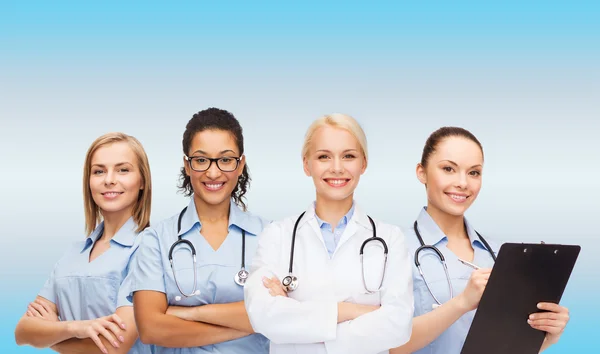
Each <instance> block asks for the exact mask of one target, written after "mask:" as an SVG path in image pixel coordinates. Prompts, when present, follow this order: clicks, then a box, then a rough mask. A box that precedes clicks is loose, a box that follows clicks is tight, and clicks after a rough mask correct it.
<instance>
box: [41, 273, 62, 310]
mask: <svg viewBox="0 0 600 354" xmlns="http://www.w3.org/2000/svg"><path fill="white" fill-rule="evenodd" d="M58 265H59V263H56V265H54V269H53V270H52V273H50V277H49V278H48V279H47V280H46V283H45V284H44V286H43V287H42V290H40V292H39V294H38V295H39V296H41V297H43V298H44V299H46V300H48V301H50V302H52V303H53V304H56V290H55V284H56V282H55V276H56V269H57V268H58Z"/></svg>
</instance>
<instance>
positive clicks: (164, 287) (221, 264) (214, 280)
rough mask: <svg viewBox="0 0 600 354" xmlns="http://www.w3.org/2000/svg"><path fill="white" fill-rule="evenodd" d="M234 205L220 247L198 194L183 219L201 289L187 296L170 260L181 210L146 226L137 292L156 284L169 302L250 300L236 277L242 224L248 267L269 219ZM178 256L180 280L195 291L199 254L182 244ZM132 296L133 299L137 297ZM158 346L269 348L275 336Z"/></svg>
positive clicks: (191, 350)
mask: <svg viewBox="0 0 600 354" xmlns="http://www.w3.org/2000/svg"><path fill="white" fill-rule="evenodd" d="M230 204H231V205H230V209H229V234H228V235H227V237H226V238H225V240H224V241H223V243H222V244H221V246H220V247H219V248H218V249H217V250H216V251H215V250H214V249H213V248H212V247H211V246H210V245H209V244H208V242H207V241H206V239H205V238H204V237H203V236H202V235H201V234H200V232H201V224H200V221H199V220H198V214H197V212H196V206H195V203H194V198H193V197H192V198H190V202H189V205H188V207H187V210H186V211H185V213H184V215H183V217H182V220H181V231H180V235H182V238H183V239H184V240H188V241H191V242H192V244H193V245H194V248H195V249H196V261H197V265H196V269H197V290H199V291H200V293H199V294H198V295H194V296H191V297H185V296H183V295H181V293H180V292H179V290H178V288H177V285H176V284H175V280H174V278H173V272H172V270H171V265H170V263H169V249H170V248H171V245H173V243H174V242H175V241H177V220H178V217H179V213H177V214H176V215H173V216H172V217H171V218H169V219H166V220H164V221H162V222H160V223H158V224H154V225H152V226H151V227H149V228H147V229H146V230H145V231H144V232H143V240H142V245H141V246H140V252H138V254H137V255H136V260H135V261H134V262H133V264H134V269H133V272H132V278H133V280H132V282H131V284H132V288H131V294H133V292H135V291H138V290H153V291H159V292H162V293H165V295H166V296H167V301H168V303H169V305H176V306H201V305H206V304H224V303H232V302H238V301H243V300H244V289H243V288H242V287H241V286H239V285H237V284H236V283H235V282H234V276H235V275H236V274H237V272H238V271H239V270H240V267H241V262H242V230H245V231H246V252H245V253H246V256H245V257H246V260H245V263H246V269H249V268H250V264H251V262H252V257H253V256H254V253H255V252H256V247H257V246H258V238H257V237H256V236H257V235H258V234H259V233H260V232H261V231H262V229H263V227H264V226H265V225H266V224H267V223H268V222H267V221H266V220H263V219H262V218H260V217H258V216H255V215H252V214H250V213H249V212H244V211H242V210H241V209H240V208H239V207H238V206H237V205H236V204H235V203H234V202H233V200H232V201H231V203H230ZM173 262H174V268H175V272H176V273H177V281H178V282H179V286H180V287H181V288H182V290H183V292H185V293H187V294H190V293H192V290H193V289H194V270H193V267H192V265H193V260H192V255H191V252H190V250H189V248H188V247H187V246H185V245H179V246H177V247H176V248H175V250H174V251H173ZM131 298H132V297H130V298H129V299H131ZM156 352H157V353H161V354H165V353H181V354H184V353H185V354H191V353H194V354H198V353H223V354H224V353H268V352H269V342H268V340H267V339H266V338H265V337H264V336H262V335H261V334H251V335H249V336H246V337H242V338H239V339H234V340H231V341H227V342H223V343H218V344H213V345H207V346H203V347H194V348H163V347H158V346H156Z"/></svg>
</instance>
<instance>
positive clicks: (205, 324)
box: [133, 290, 254, 348]
mask: <svg viewBox="0 0 600 354" xmlns="http://www.w3.org/2000/svg"><path fill="white" fill-rule="evenodd" d="M133 303H134V309H135V319H136V322H137V324H138V330H139V333H140V338H141V340H142V342H143V343H146V344H154V345H158V346H161V347H168V348H190V347H199V346H205V345H211V344H217V343H222V342H226V341H229V340H233V339H237V338H242V337H245V336H247V335H249V334H251V333H253V332H254V331H253V330H252V327H251V326H250V324H249V320H248V315H247V314H246V310H245V308H244V304H243V302H235V303H230V304H212V305H203V306H196V307H180V306H172V307H170V306H168V302H167V297H166V295H165V294H164V293H162V292H159V291H151V290H141V291H136V292H135V293H134V294H133Z"/></svg>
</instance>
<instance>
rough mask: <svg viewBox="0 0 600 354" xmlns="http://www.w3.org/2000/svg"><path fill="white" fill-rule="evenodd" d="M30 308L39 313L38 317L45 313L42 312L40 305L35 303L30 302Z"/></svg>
mask: <svg viewBox="0 0 600 354" xmlns="http://www.w3.org/2000/svg"><path fill="white" fill-rule="evenodd" d="M31 307H33V308H34V309H36V310H37V311H38V312H39V313H40V315H43V314H44V313H45V312H46V311H45V310H44V307H43V306H42V305H40V304H38V303H37V302H32V303H31Z"/></svg>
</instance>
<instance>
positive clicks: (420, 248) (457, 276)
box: [390, 127, 569, 354]
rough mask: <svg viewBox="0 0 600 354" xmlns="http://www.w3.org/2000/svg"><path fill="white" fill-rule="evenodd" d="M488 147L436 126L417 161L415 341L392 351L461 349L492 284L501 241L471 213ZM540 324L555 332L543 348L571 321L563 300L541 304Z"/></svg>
mask: <svg viewBox="0 0 600 354" xmlns="http://www.w3.org/2000/svg"><path fill="white" fill-rule="evenodd" d="M483 162H484V161H483V149H482V147H481V144H480V143H479V141H478V140H477V138H476V137H475V136H474V135H473V134H471V133H470V132H469V131H467V130H465V129H462V128H457V127H443V128H440V129H438V130H436V131H435V132H433V133H432V134H431V135H430V136H429V138H428V139H427V142H426V143H425V147H424V148H423V155H422V157H421V162H420V163H419V164H417V170H416V172H417V178H418V179H419V181H420V182H421V183H423V184H424V185H425V189H426V191H427V207H425V208H423V209H422V210H421V212H420V213H419V215H418V217H417V220H416V221H415V222H414V224H413V225H411V227H410V228H408V229H407V230H405V235H406V239H407V245H408V246H409V248H410V253H411V254H412V255H413V257H414V258H413V283H414V299H415V312H414V316H415V318H414V319H413V330H412V335H411V338H410V341H409V342H408V343H406V344H405V345H403V346H401V347H398V348H395V349H392V350H391V351H390V353H392V354H401V353H418V354H425V353H427V354H438V353H439V354H441V353H444V354H454V353H456V354H458V353H460V351H461V349H462V347H463V344H464V342H465V339H466V336H467V333H468V332H469V327H470V326H471V322H472V321H473V316H474V315H475V311H473V310H475V309H476V308H477V306H478V304H479V300H480V299H481V295H482V294H483V290H484V289H485V286H486V284H487V281H488V278H489V275H490V272H491V268H492V266H493V265H494V261H495V258H496V256H495V253H497V252H498V250H499V245H496V244H495V243H493V242H488V241H487V240H486V239H485V238H484V237H483V236H481V235H480V234H479V233H478V232H477V231H475V229H474V228H473V227H472V226H471V224H470V223H469V222H468V221H467V220H466V219H465V217H464V213H465V212H466V211H467V209H468V208H469V207H470V206H471V204H473V202H474V201H475V199H476V198H477V195H478V194H479V191H480V189H481V185H482V172H483ZM538 308H539V309H540V310H542V311H544V312H539V313H535V314H532V315H531V316H530V318H529V319H528V323H529V325H530V326H531V327H532V328H535V329H537V330H540V331H545V332H547V334H546V336H545V339H544V342H543V344H542V347H541V348H540V352H541V351H543V350H545V349H547V348H548V347H549V346H551V345H552V344H554V343H556V342H557V341H558V340H559V338H560V336H561V334H562V332H563V331H564V329H565V326H566V325H567V322H568V321H569V311H568V310H567V309H566V308H565V307H562V306H560V305H558V304H554V303H539V304H538Z"/></svg>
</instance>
